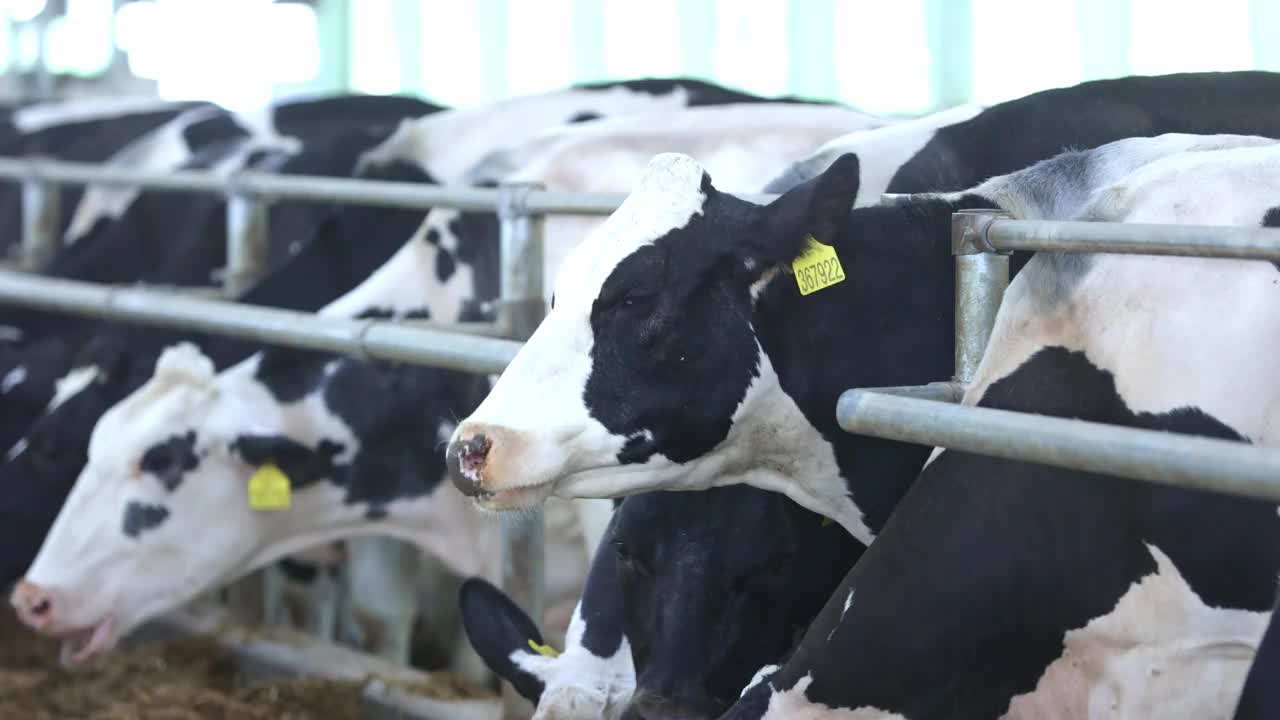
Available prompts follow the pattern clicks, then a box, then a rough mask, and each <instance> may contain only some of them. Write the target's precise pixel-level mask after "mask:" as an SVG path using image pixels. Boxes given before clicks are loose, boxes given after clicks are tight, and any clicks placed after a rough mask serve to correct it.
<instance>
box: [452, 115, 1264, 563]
mask: <svg viewBox="0 0 1280 720" xmlns="http://www.w3.org/2000/svg"><path fill="white" fill-rule="evenodd" d="M1269 142H1270V141H1268V140H1265V139H1261V138H1239V137H1226V138H1208V139H1203V138H1197V137H1194V136H1192V137H1188V136H1165V137H1160V138H1155V139H1137V140H1130V141H1123V142H1117V143H1114V144H1112V145H1109V146H1106V147H1104V148H1099V149H1097V150H1095V151H1085V152H1079V153H1074V154H1067V155H1064V156H1062V157H1060V158H1056V159H1055V160H1052V161H1049V162H1046V163H1043V164H1041V165H1040V166H1037V167H1034V168H1031V169H1029V170H1028V171H1025V172H1023V173H1019V174H1015V175H1014V176H1013V177H1012V178H1007V179H1005V178H1001V179H997V180H993V181H991V182H989V183H986V184H984V185H983V186H980V187H979V188H977V189H976V190H975V191H973V192H971V193H962V194H957V195H954V196H941V197H937V198H934V199H927V198H926V199H920V200H917V201H916V202H913V203H911V204H909V205H907V206H902V207H875V208H863V209H859V210H855V211H853V212H852V213H849V212H847V207H848V204H849V199H850V198H851V197H852V195H853V194H854V192H855V191H856V186H857V174H858V169H857V163H856V161H854V160H853V158H851V157H850V158H846V159H845V160H843V161H841V162H839V163H837V164H836V165H833V166H832V168H830V169H829V170H828V172H827V173H825V174H824V175H822V176H820V178H818V179H816V180H814V181H810V182H809V183H807V184H805V185H802V186H801V187H799V188H797V189H796V190H793V191H792V192H790V193H787V194H786V195H784V196H783V197H782V198H780V199H779V200H777V201H775V202H774V203H772V204H771V205H769V206H767V207H764V208H761V207H759V206H755V205H751V204H750V203H746V202H744V201H740V200H737V199H735V198H732V197H729V196H725V195H723V194H721V193H719V192H718V191H716V190H715V188H714V187H712V186H711V185H710V183H709V180H708V179H707V177H706V175H705V174H704V173H703V172H702V171H701V169H700V168H698V166H697V165H696V164H694V163H692V162H691V161H689V160H688V159H687V158H679V157H671V156H665V157H661V158H658V159H655V161H654V164H653V166H652V168H651V172H650V173H649V174H647V175H646V178H645V180H644V181H642V182H641V183H640V184H639V187H638V188H637V190H636V191H635V192H634V193H633V194H632V195H631V196H630V197H629V198H628V200H627V202H626V203H624V206H623V207H622V208H620V209H619V211H618V212H617V213H615V215H614V216H613V217H612V218H611V219H610V220H609V221H608V222H607V223H606V224H605V226H604V227H603V228H602V229H601V231H599V232H598V233H596V234H595V235H593V236H592V237H591V238H589V239H588V240H587V241H586V243H584V244H583V245H582V246H581V247H580V248H579V249H578V250H576V251H575V252H574V254H572V255H571V256H570V258H569V260H568V261H567V263H566V266H565V269H564V270H563V271H562V275H561V282H560V284H559V285H558V287H557V296H556V303H557V304H556V307H555V309H553V310H552V312H551V314H550V315H549V316H548V319H547V320H546V321H545V322H544V323H543V325H542V326H541V327H540V328H539V329H538V331H537V333H535V335H534V337H533V338H532V339H531V340H530V341H529V343H528V344H527V345H526V347H525V349H524V350H522V351H521V354H520V355H519V356H517V358H516V360H515V361H514V362H513V364H512V365H511V366H510V367H509V368H508V370H507V372H506V373H504V375H503V376H502V378H501V379H500V380H499V382H498V384H497V385H496V386H495V389H494V391H493V392H492V393H491V394H490V396H489V398H488V399H486V401H485V403H484V404H482V406H481V408H480V409H479V410H478V411H477V412H476V413H475V414H473V415H472V417H471V418H469V419H468V420H467V421H465V422H464V423H463V424H462V425H460V426H459V430H458V431H457V432H456V433H455V440H454V443H453V444H452V446H451V449H450V453H449V454H450V458H451V463H452V464H453V466H454V474H455V483H457V484H458V485H459V486H460V488H461V489H462V490H463V491H464V492H466V493H468V494H471V495H475V496H477V499H478V501H479V502H480V503H481V504H482V505H485V506H487V507H491V508H497V509H503V508H510V507H524V506H527V505H529V504H532V503H535V502H537V501H538V500H539V499H540V498H541V497H545V496H546V495H548V494H550V493H553V492H554V493H559V494H564V495H568V496H580V497H602V496H610V495H625V494H629V493H633V492H640V491H645V490H652V489H673V488H679V489H696V488H703V487H708V486H711V485H719V484H726V483H733V482H746V483H748V484H754V485H757V486H759V487H762V488H765V489H777V490H780V491H782V492H785V493H786V494H787V495H789V496H790V497H792V499H794V500H796V501H797V502H799V503H801V504H802V505H806V506H807V507H809V508H810V509H813V510H815V511H817V512H823V513H824V514H827V515H830V516H832V517H833V518H835V519H836V520H838V521H839V522H840V523H841V524H842V525H844V527H845V528H846V529H848V530H849V531H850V532H851V533H853V534H854V535H855V536H856V537H858V538H859V539H860V540H862V541H864V542H870V541H871V540H872V539H873V538H874V537H875V535H876V534H877V531H878V530H879V528H880V527H881V526H882V525H883V523H884V522H885V520H886V519H887V517H888V516H889V513H890V512H891V511H892V509H893V508H894V506H895V505H896V504H897V502H898V500H899V498H900V497H901V494H902V493H903V492H904V491H905V489H906V488H907V487H908V486H909V485H910V483H911V482H912V481H913V479H914V477H915V474H916V472H917V471H918V469H919V467H920V465H921V463H923V461H924V459H925V449H924V448H919V447H914V446H909V445H903V444H900V443H891V442H887V441H880V440H875V439H872V438H864V437H855V436H848V435H845V434H843V433H841V432H840V431H839V429H838V428H837V427H836V425H835V417H834V408H835V400H836V398H837V397H838V396H839V394H840V393H841V392H843V390H845V389H847V388H850V387H866V386H882V385H903V384H922V383H925V382H928V381H931V380H939V379H945V378H946V377H947V376H948V375H949V373H950V369H951V368H950V364H951V360H950V358H951V343H952V336H953V328H952V317H953V312H952V297H953V292H954V291H953V287H954V285H953V277H954V272H953V269H952V268H953V262H952V259H951V256H950V252H949V236H950V233H949V228H950V216H951V213H952V212H953V211H954V210H955V209H960V208H964V207H1004V208H1006V209H1009V210H1011V211H1013V212H1014V213H1015V214H1016V215H1018V216H1021V217H1031V218H1034V217H1046V216H1049V217H1053V216H1057V217H1068V216H1070V215H1071V214H1073V212H1074V211H1077V210H1078V209H1079V208H1081V207H1083V206H1084V204H1085V203H1086V202H1087V201H1088V198H1089V191H1090V190H1091V189H1094V188H1096V187H1097V186H1098V184H1099V183H1104V182H1108V181H1109V180H1110V179H1114V178H1115V177H1117V176H1122V175H1123V174H1126V173H1127V172H1128V171H1129V170H1131V169H1132V168H1133V167H1136V166H1140V165H1142V164H1143V163H1145V162H1148V161H1150V160H1151V159H1152V158H1155V157H1160V156H1161V155H1163V154H1167V153H1170V152H1176V151H1185V150H1190V149H1196V148H1214V147H1222V146H1224V145H1226V146H1231V145H1237V144H1239V145H1265V144H1267V143H1269ZM677 188H678V189H677ZM824 218H825V219H824ZM809 234H811V235H813V236H815V237H816V238H819V239H820V240H821V241H822V242H824V243H826V244H829V245H831V246H832V247H834V248H835V250H836V252H837V256H838V257H840V258H842V263H843V268H844V273H846V275H847V279H846V280H845V281H843V282H840V283H839V284H836V285H834V286H832V287H830V288H827V289H824V290H820V291H817V292H814V293H812V294H810V295H801V294H800V293H799V292H798V289H797V287H796V284H795V283H796V281H795V279H794V277H793V276H792V275H791V274H789V273H786V272H784V271H782V270H781V269H778V265H779V264H780V263H782V262H785V259H786V258H787V257H788V256H789V255H788V254H791V256H794V253H795V252H796V248H797V247H798V246H799V242H797V238H799V239H803V238H804V237H805V235H809ZM775 253H776V254H775ZM1024 261H1025V258H1021V257H1020V258H1015V266H1020V265H1021V263H1022V262H1024ZM686 268H688V269H687V270H686ZM566 278H568V279H570V280H571V281H566ZM905 288H911V291H910V292H904V289H905ZM906 299H909V302H908V301H906ZM676 308H679V312H678V313H676V312H675V309H676ZM623 328H626V330H623ZM542 343H547V344H542ZM833 357H839V358H840V359H841V360H840V361H839V362H833V361H830V360H828V358H833ZM526 382H531V383H532V384H533V385H532V386H536V387H537V388H538V393H539V397H540V398H542V400H541V401H540V402H541V405H540V407H543V408H554V409H555V410H554V411H544V412H542V413H539V417H538V419H537V421H536V424H534V423H529V424H526V423H525V419H526V418H528V419H529V420H532V418H531V417H529V416H527V414H525V413H522V412H521V410H520V409H519V408H514V407H513V406H512V405H510V404H509V403H510V402H511V401H512V400H513V399H514V398H515V397H518V396H519V394H520V393H521V392H522V388H523V387H524V383H526ZM547 398H553V399H554V402H548V401H547ZM689 398H693V399H695V400H696V401H695V402H689V400H688V399H689ZM498 423H502V425H499V424H498ZM543 433H545V434H543ZM481 436H482V439H477V438H480V437H481ZM552 438H555V439H554V440H553V439H552ZM495 461H497V462H496V464H495ZM507 463H516V464H518V465H519V466H520V468H521V470H520V473H518V476H516V477H511V478H508V477H507V475H506V473H503V472H502V468H503V467H505V466H507ZM579 463H580V465H579ZM627 465H630V466H631V467H626V466H627ZM618 468H621V470H622V471H621V472H619V469H618ZM544 478H547V479H549V480H550V482H547V481H546V480H544ZM841 478H843V479H841ZM477 480H478V482H477ZM846 482H847V483H848V484H847V485H846Z"/></svg>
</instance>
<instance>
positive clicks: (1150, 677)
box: [1003, 545, 1270, 720]
mask: <svg viewBox="0 0 1280 720" xmlns="http://www.w3.org/2000/svg"><path fill="white" fill-rule="evenodd" d="M1148 549H1149V550H1150V551H1151V555H1152V557H1154V558H1155V561H1156V572H1154V573H1152V574H1150V575H1148V576H1146V577H1144V578H1142V579H1141V580H1140V581H1138V582H1136V583H1134V584H1133V585H1132V586H1131V587H1130V588H1129V590H1128V591H1127V592H1126V593H1125V594H1124V595H1123V596H1122V597H1121V598H1120V600H1119V602H1117V603H1116V607H1115V609H1114V610H1112V611H1111V612H1110V613H1108V614H1107V615H1104V616H1102V617H1099V618H1096V619H1094V620H1092V621H1091V622H1089V624H1087V625H1085V626H1084V627H1083V628H1079V629H1075V630H1070V631H1068V632H1067V634H1066V636H1065V638H1064V640H1063V654H1062V657H1061V658H1059V659H1058V660H1056V661H1054V663H1053V664H1051V665H1050V666H1049V667H1048V668H1047V669H1046V670H1045V672H1044V674H1043V675H1042V676H1041V678H1040V681H1039V683H1038V684H1037V685H1036V688H1035V690H1033V691H1032V692H1030V693H1026V694H1024V695H1019V696H1017V697H1015V698H1013V700H1012V702H1011V703H1010V704H1009V710H1008V712H1007V713H1006V714H1005V715H1004V716H1003V718H1004V720H1030V719H1032V718H1034V719H1035V720H1069V719H1070V720H1075V719H1076V718H1085V717H1087V718H1090V720H1112V719H1114V720H1121V719H1122V718H1187V719H1188V720H1190V719H1191V718H1226V717H1230V716H1231V713H1232V711H1233V710H1234V708H1235V704H1236V701H1237V700H1238V699H1239V697H1240V690H1241V688H1242V687H1243V686H1244V680H1245V676H1246V674H1247V673H1248V672H1249V666H1250V664H1251V663H1252V661H1253V656H1254V654H1255V652H1256V651H1257V647H1258V643H1259V642H1261V638H1262V634H1263V632H1265V630H1266V627H1267V622H1268V619H1269V616H1270V613H1267V612H1249V611H1245V610H1229V609H1224V608H1213V607H1209V606H1207V605H1205V604H1204V602H1203V601H1201V600H1200V597H1199V596H1198V595H1196V593H1195V591H1193V590H1192V589H1191V587H1190V586H1189V585H1187V582H1186V580H1184V579H1183V577H1182V575H1181V574H1180V573H1179V572H1178V570H1177V568H1176V567H1174V564H1173V562H1172V561H1170V560H1169V558H1168V556H1166V555H1165V554H1164V553H1163V552H1161V551H1160V549H1159V548H1156V547H1154V546H1150V545H1149V546H1148Z"/></svg>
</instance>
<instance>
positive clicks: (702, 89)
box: [574, 77, 824, 107]
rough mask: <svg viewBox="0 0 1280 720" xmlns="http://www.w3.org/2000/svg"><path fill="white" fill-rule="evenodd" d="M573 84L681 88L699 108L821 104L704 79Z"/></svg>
mask: <svg viewBox="0 0 1280 720" xmlns="http://www.w3.org/2000/svg"><path fill="white" fill-rule="evenodd" d="M574 87H576V88H580V89H583V90H608V89H610V88H616V87H624V88H627V89H628V90H632V91H635V92H642V93H647V94H649V95H670V94H671V93H673V92H675V91H676V90H678V89H679V90H684V91H685V92H686V93H687V97H688V103H687V104H688V106H689V107H699V106H702V105H727V104H730V103H754V102H789V103H804V104H824V103H823V102H820V101H815V100H809V99H804V98H794V97H790V96H783V97H776V98H774V97H763V96H761V95H753V94H751V93H748V92H743V91H742V90H737V89H734V88H728V87H724V86H723V85H715V84H713V83H709V82H706V81H705V80H695V79H693V78H683V77H676V78H639V79H635V80H609V81H605V82H595V83H583V84H579V85H575V86H574Z"/></svg>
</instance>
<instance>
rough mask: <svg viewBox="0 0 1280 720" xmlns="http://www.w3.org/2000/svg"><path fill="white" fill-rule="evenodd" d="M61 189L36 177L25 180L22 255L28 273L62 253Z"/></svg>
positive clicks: (23, 182)
mask: <svg viewBox="0 0 1280 720" xmlns="http://www.w3.org/2000/svg"><path fill="white" fill-rule="evenodd" d="M61 205H62V192H61V190H60V189H59V188H58V187H57V186H55V185H52V184H50V183H47V182H45V181H44V180H41V179H40V178H36V177H28V178H25V179H24V180H23V181H22V246H21V249H22V254H21V256H20V261H19V263H20V265H21V267H22V268H23V269H24V270H31V271H36V270H40V269H41V268H43V267H44V266H45V265H47V264H48V263H49V261H50V260H52V259H53V256H54V255H55V254H57V252H58V245H59V244H60V243H59V240H60V239H61V238H60V237H59V234H58V229H59V222H58V216H59V214H60V207H61Z"/></svg>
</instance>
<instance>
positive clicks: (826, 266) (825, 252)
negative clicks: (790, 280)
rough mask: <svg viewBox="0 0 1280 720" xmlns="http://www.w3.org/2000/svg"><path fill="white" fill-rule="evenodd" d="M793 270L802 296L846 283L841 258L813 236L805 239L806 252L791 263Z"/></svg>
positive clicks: (834, 250)
mask: <svg viewBox="0 0 1280 720" xmlns="http://www.w3.org/2000/svg"><path fill="white" fill-rule="evenodd" d="M791 270H792V271H793V272H794V273H795V276H796V285H799V286H800V294H801V295H808V294H809V293H815V292H817V291H819V290H821V289H823V288H828V287H831V286H832V285H835V284H836V283H841V282H844V268H843V267H841V266H840V258H838V257H836V249H835V248H833V247H831V246H830V245H823V244H822V243H820V242H818V241H817V240H816V239H815V238H814V237H813V236H812V235H808V236H806V237H805V246H804V250H803V251H801V253H800V257H798V258H796V259H795V260H794V261H793V262H792V263H791Z"/></svg>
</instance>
